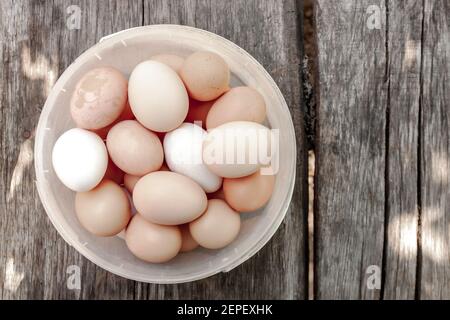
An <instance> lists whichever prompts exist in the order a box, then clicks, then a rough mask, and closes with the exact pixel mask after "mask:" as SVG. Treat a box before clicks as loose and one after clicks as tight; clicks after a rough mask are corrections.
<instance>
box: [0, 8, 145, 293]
mask: <svg viewBox="0 0 450 320" xmlns="http://www.w3.org/2000/svg"><path fill="white" fill-rule="evenodd" d="M71 5H77V6H78V7H79V8H80V9H81V24H80V27H81V29H79V30H77V29H74V30H69V29H68V28H67V25H66V22H67V19H68V18H69V14H68V13H67V11H66V10H67V8H68V7H69V6H71ZM0 15H1V16H0V32H1V33H0V37H1V39H0V43H1V51H2V52H1V53H2V64H1V67H0V68H1V72H0V77H1V79H0V83H1V86H2V87H1V117H0V128H1V129H0V130H1V131H0V148H1V154H2V160H1V164H0V174H1V183H0V197H1V207H0V221H1V222H0V243H2V245H1V246H0V297H1V298H2V299H16V298H26V299H39V298H53V299H54V298H58V299H65V298H133V297H134V295H135V291H136V292H139V288H135V283H134V282H133V281H128V280H125V279H123V278H121V277H117V276H114V275H112V274H109V273H108V272H106V271H104V270H101V269H100V268H98V267H96V266H95V265H93V264H92V263H90V262H89V261H87V260H86V259H84V258H83V257H81V256H80V255H79V254H78V253H77V252H76V251H75V249H73V248H71V247H69V246H68V245H67V244H66V243H65V242H64V240H63V239H62V238H61V237H60V236H59V235H58V234H57V232H56V230H55V229H54V228H53V226H52V225H51V223H50V221H49V219H48V218H47V216H46V214H45V212H44V209H43V208H42V206H41V203H40V201H39V197H38V194H37V190H36V187H35V182H34V181H35V175H34V166H33V135H34V130H35V127H36V125H37V121H38V117H39V114H40V110H41V107H42V106H43V104H44V102H45V99H46V96H47V94H48V92H49V90H50V89H51V87H52V85H53V83H54V81H55V80H56V79H57V78H58V77H59V75H60V74H61V73H62V72H63V71H64V69H65V68H67V67H68V66H69V65H70V64H71V63H72V61H73V60H74V59H75V58H76V57H77V56H79V55H80V54H81V53H82V52H83V51H84V50H86V49H87V48H89V47H90V46H92V45H94V44H95V43H96V42H97V41H98V40H99V39H100V38H101V37H102V36H105V35H108V34H110V33H113V32H116V31H119V30H122V29H125V28H129V27H133V26H138V25H140V24H141V22H142V2H140V1H131V0H130V1H121V0H120V1H87V0H86V1H81V0H70V1H69V0H67V1H66V0H64V1H12V0H8V1H1V2H0ZM70 265H76V266H79V267H80V268H81V277H82V283H81V290H68V289H67V286H66V281H67V277H68V274H67V273H66V271H67V267H68V266H70Z"/></svg>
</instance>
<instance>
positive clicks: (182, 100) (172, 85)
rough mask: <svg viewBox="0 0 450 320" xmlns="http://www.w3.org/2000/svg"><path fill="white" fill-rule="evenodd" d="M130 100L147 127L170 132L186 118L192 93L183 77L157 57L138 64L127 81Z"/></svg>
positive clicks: (132, 107) (134, 111) (139, 119)
mask: <svg viewBox="0 0 450 320" xmlns="http://www.w3.org/2000/svg"><path fill="white" fill-rule="evenodd" d="M128 100H129V102H130V106H131V109H132V110H133V114H134V115H135V116H136V119H137V120H138V121H139V122H140V123H141V124H142V125H143V126H144V127H146V128H147V129H150V130H152V131H157V132H168V131H171V130H173V129H175V128H177V127H178V126H179V125H180V124H182V123H183V121H184V119H185V118H186V115H187V112H188V108H189V97H188V94H187V91H186V88H185V87H184V84H183V81H182V80H181V78H180V77H179V76H178V74H177V73H176V72H175V71H174V70H173V69H172V68H170V67H168V66H167V65H165V64H162V63H160V62H157V61H151V60H149V61H144V62H142V63H140V64H138V65H137V66H136V67H135V68H134V70H133V72H132V73H131V75H130V79H129V82H128Z"/></svg>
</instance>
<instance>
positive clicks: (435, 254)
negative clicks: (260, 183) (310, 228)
mask: <svg viewBox="0 0 450 320" xmlns="http://www.w3.org/2000/svg"><path fill="white" fill-rule="evenodd" d="M316 3H317V7H316V12H315V18H316V27H317V45H318V59H317V60H318V61H317V63H318V87H317V90H318V93H317V96H318V100H319V101H318V104H319V106H318V109H317V114H318V130H317V137H316V139H317V140H316V147H317V150H316V152H317V159H318V160H317V163H316V174H317V175H316V183H315V185H316V194H315V199H316V203H315V206H316V211H315V230H316V234H315V239H316V243H315V244H316V260H315V273H314V275H315V292H316V298H318V299H324V298H328V299H335V298H341V299H360V298H362V299H399V298H403V299H413V298H421V299H429V298H446V299H449V298H450V281H449V280H450V260H449V259H450V253H449V252H450V238H449V237H450V236H449V223H450V201H449V199H450V198H449V196H450V194H449V191H448V190H449V189H448V187H449V179H450V177H449V174H450V171H449V170H450V162H449V152H450V147H449V134H450V122H449V116H448V115H449V111H450V97H449V94H450V84H449V81H448V80H449V74H450V47H449V42H448V39H449V38H450V30H449V27H450V3H449V2H448V1H447V0H423V1H422V0H420V1H415V0H408V1H395V0H392V1H390V0H388V1H385V0H378V1H373V0H371V1H365V0H364V1H351V0H342V1H337V0H333V1H330V0H318V1H317V2H316ZM373 6H375V7H373ZM377 10H378V12H379V13H380V15H379V18H380V28H379V29H378V28H370V27H369V26H373V24H372V23H371V22H373V21H372V20H371V17H373V15H374V14H375V15H376V14H377ZM371 266H375V269H377V268H378V269H379V270H381V278H380V286H379V287H378V286H375V287H374V286H372V285H371V284H373V282H371V280H373V277H372V275H373V271H372V270H374V269H373V267H371ZM371 268H372V269H371ZM368 284H369V285H368Z"/></svg>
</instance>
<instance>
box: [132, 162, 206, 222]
mask: <svg viewBox="0 0 450 320" xmlns="http://www.w3.org/2000/svg"><path fill="white" fill-rule="evenodd" d="M133 203H134V205H135V206H136V209H137V211H138V212H139V213H140V214H142V216H143V217H144V218H145V219H147V220H148V221H150V222H153V223H157V224H163V225H179V224H184V223H187V222H190V221H192V220H194V219H196V218H198V217H199V216H200V215H201V214H202V213H203V212H204V211H205V209H206V205H207V198H206V194H205V192H204V191H203V189H202V188H201V187H200V186H199V185H198V184H197V183H196V182H194V181H193V180H191V179H189V178H188V177H185V176H183V175H181V174H178V173H175V172H170V171H157V172H152V173H150V174H147V175H145V176H143V177H142V178H141V179H139V181H138V182H137V183H136V186H135V187H134V190H133Z"/></svg>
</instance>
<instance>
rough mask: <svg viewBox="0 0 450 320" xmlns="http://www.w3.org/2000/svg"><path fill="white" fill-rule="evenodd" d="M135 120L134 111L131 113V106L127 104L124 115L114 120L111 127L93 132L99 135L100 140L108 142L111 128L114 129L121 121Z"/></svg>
mask: <svg viewBox="0 0 450 320" xmlns="http://www.w3.org/2000/svg"><path fill="white" fill-rule="evenodd" d="M133 119H134V114H133V111H131V107H130V104H129V103H128V102H127V104H126V105H125V109H124V110H123V112H122V114H121V115H120V116H119V118H117V119H116V120H114V122H113V123H111V124H110V125H108V126H106V127H104V128H101V129H97V130H92V131H93V132H95V133H96V134H98V135H99V136H100V138H102V139H103V140H106V136H107V135H108V132H109V130H111V128H112V127H114V126H115V125H116V124H117V123H119V122H120V121H125V120H133Z"/></svg>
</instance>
